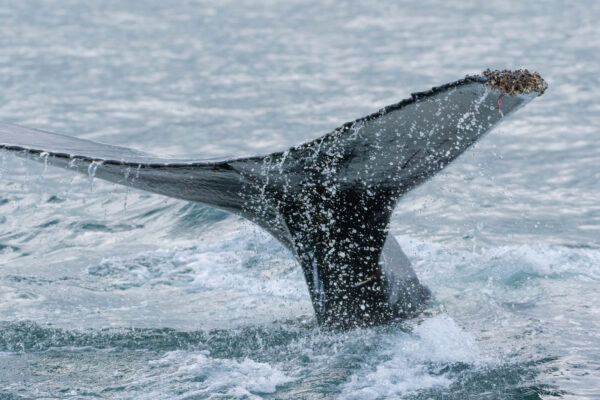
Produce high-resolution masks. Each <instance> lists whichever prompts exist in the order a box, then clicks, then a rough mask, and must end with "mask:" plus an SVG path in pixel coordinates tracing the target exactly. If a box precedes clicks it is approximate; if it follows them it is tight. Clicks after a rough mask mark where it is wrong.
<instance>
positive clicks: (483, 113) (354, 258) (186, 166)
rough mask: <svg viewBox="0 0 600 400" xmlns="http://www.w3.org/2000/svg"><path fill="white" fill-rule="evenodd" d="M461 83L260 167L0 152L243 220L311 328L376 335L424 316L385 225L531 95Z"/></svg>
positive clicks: (26, 144)
mask: <svg viewBox="0 0 600 400" xmlns="http://www.w3.org/2000/svg"><path fill="white" fill-rule="evenodd" d="M485 82H486V79H485V78H483V77H479V76H474V77H467V78H465V79H462V80H460V81H457V82H453V83H450V84H447V85H444V86H441V87H438V88H433V89H432V90H429V91H427V92H423V93H418V94H413V95H412V97H411V98H410V99H407V100H404V101H402V102H400V103H398V104H394V105H391V106H388V107H385V108H383V109H381V110H380V111H378V112H377V113H375V114H372V115H369V116H367V117H364V118H361V119H359V120H356V121H354V122H350V123H347V124H345V125H343V126H341V127H340V128H338V129H336V130H334V131H332V132H330V133H328V134H326V135H324V136H322V137H320V138H318V139H316V140H313V141H310V142H307V143H304V144H301V145H298V146H295V147H292V148H291V149H289V150H287V151H285V152H278V153H273V154H269V155H267V156H260V157H248V158H239V159H230V160H219V161H194V160H170V159H161V158H156V157H154V156H151V155H148V154H145V153H140V152H137V151H134V150H130V149H125V148H121V147H115V146H110V145H104V144H99V143H94V142H90V141H86V140H81V139H76V138H72V137H68V136H63V135H58V134H54V133H49V132H44V131H39V130H34V129H28V128H23V127H19V126H15V125H8V124H0V148H4V149H6V150H9V151H14V152H16V153H17V154H18V155H22V156H26V157H28V158H33V159H36V160H40V161H43V162H47V163H48V164H49V165H54V166H59V167H64V168H68V169H73V170H75V171H78V172H81V173H85V174H88V173H94V174H95V176H96V177H98V178H101V179H105V180H107V181H111V182H115V183H119V184H122V185H127V186H131V187H134V188H137V189H141V190H146V191H150V192H154V193H159V194H163V195H166V196H170V197H175V198H179V199H184V200H189V201H195V202H201V203H204V204H208V205H211V206H214V207H218V208H221V209H223V210H227V211H230V212H232V213H235V214H238V215H241V216H243V217H245V218H247V219H249V220H251V221H253V222H255V223H256V224H258V225H260V226H261V227H263V228H264V229H266V230H267V231H268V232H270V233H271V234H272V235H273V236H274V237H275V238H277V239H278V240H279V241H280V242H281V243H283V244H284V245H285V246H286V247H287V248H288V249H289V250H290V251H291V253H292V254H293V255H294V256H295V257H296V259H297V260H298V262H299V263H300V265H301V267H302V269H303V271H304V276H305V279H306V282H307V284H308V288H309V292H310V296H311V300H312V303H313V306H314V309H315V314H316V317H317V321H318V323H319V324H321V325H325V326H333V327H340V328H352V327H358V326H372V325H378V324H384V323H387V322H389V321H390V320H393V319H397V318H405V317H409V316H411V315H413V314H415V313H416V312H418V311H419V310H421V309H422V307H423V306H424V304H425V303H426V301H427V299H428V298H429V296H430V295H429V291H428V290H427V288H425V287H424V286H423V285H421V284H420V283H419V280H418V278H417V276H416V274H415V272H414V271H413V270H412V268H411V266H410V262H409V260H408V258H407V257H406V255H404V253H403V252H402V249H401V248H400V246H399V245H398V243H397V242H396V240H395V239H394V237H393V236H391V235H388V229H389V221H390V217H391V215H392V212H393V210H394V208H395V206H396V203H397V202H398V201H399V199H400V198H401V197H402V195H404V194H405V193H407V192H408V191H409V190H411V189H413V188H415V187H416V186H418V185H420V184H421V183H423V182H424V181H426V180H427V179H428V178H430V177H431V176H433V175H434V174H435V173H436V172H438V171H440V170H441V169H443V168H444V167H446V166H447V165H448V164H449V163H450V162H451V161H452V160H454V159H455V158H456V157H458V156H459V155H460V154H462V153H463V152H464V151H465V150H466V149H467V148H469V146H471V145H472V144H473V143H475V142H476V141H477V140H478V139H480V138H481V137H483V136H484V135H485V134H486V133H487V132H488V131H490V130H491V129H492V128H493V127H494V126H495V125H496V124H497V123H498V122H499V121H500V120H501V119H502V118H504V117H506V116H508V115H509V114H511V113H512V112H514V111H515V110H517V109H518V108H519V107H521V106H523V105H524V104H526V103H527V102H529V101H530V100H532V99H533V98H534V97H536V96H537V95H539V93H538V92H532V93H529V94H515V95H506V94H505V95H504V96H503V99H502V100H503V101H502V104H501V107H500V109H497V108H496V107H497V99H498V97H499V96H500V94H501V93H500V92H499V90H498V89H494V88H489V87H487V86H486V85H485Z"/></svg>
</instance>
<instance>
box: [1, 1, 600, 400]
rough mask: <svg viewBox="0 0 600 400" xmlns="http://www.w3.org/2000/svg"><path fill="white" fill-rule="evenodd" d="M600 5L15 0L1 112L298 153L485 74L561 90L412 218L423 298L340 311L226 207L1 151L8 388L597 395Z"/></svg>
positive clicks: (242, 394) (19, 118) (155, 137)
mask: <svg viewBox="0 0 600 400" xmlns="http://www.w3.org/2000/svg"><path fill="white" fill-rule="evenodd" d="M599 18H600V3H598V2H596V1H578V2H572V3H564V2H559V1H545V2H531V4H525V3H524V2H517V1H500V2H488V3H487V4H483V3H481V2H469V1H465V2H461V3H460V4H454V5H451V4H448V2H443V1H420V2H414V3H409V2H398V1H382V2H377V3H372V2H367V1H364V2H357V1H350V2H339V1H335V2H334V1H297V0H291V1H286V2H275V1H261V2H258V1H235V2H234V1H219V2H201V1H181V2H164V1H155V0H149V1H144V2H121V1H89V2H76V1H53V0H48V1H28V0H22V1H19V2H14V1H0V120H1V121H4V122H12V123H17V124H21V125H25V126H29V127H36V128H41V129H46V130H51V131H56V132H60V133H65V134H69V135H73V136H77V137H81V138H87V139H92V140H96V141H101V142H105V143H110V144H116V145H122V146H128V147H133V148H136V149H139V150H143V151H147V152H151V153H156V154H160V155H173V156H178V157H198V158H211V157H219V156H227V155H244V154H260V153H266V152H271V151H274V150H283V149H285V148H286V147H287V146H290V145H292V144H295V143H298V142H301V141H304V140H308V139H311V138H315V137H317V136H319V135H321V134H323V133H325V132H327V131H329V130H331V129H332V128H335V127H337V126H339V125H341V124H342V123H344V122H346V121H349V120H352V119H355V118H358V117H361V116H364V115H366V114H369V113H371V112H373V111H375V110H377V109H378V108H380V107H382V106H384V105H387V104H391V103H394V102H397V101H399V100H401V99H403V98H406V97H408V96H409V95H410V93H411V92H415V91H421V90H425V89H428V88H429V87H431V86H434V85H439V84H443V83H445V82H448V81H453V80H456V79H459V78H461V77H463V76H464V75H465V74H469V73H478V72H481V71H482V70H484V69H485V68H488V67H490V68H500V69H502V68H513V69H514V68H521V67H525V68H529V69H531V70H536V71H538V72H540V73H541V74H542V76H543V77H544V78H545V79H546V81H547V82H548V84H549V89H548V90H547V92H546V93H545V94H544V96H542V97H540V98H538V99H536V100H534V101H533V102H532V103H531V104H529V105H528V106H527V107H525V108H524V109H522V110H520V111H519V112H518V113H517V114H516V115H515V116H514V117H513V118H512V119H510V120H509V121H506V122H504V123H502V124H501V125H500V126H499V127H498V128H496V129H495V130H494V131H493V132H492V133H491V134H490V135H489V136H487V137H486V138H485V139H484V140H483V141H481V142H480V143H479V144H478V145H477V146H476V147H475V148H474V149H471V150H470V151H468V152H467V153H466V154H464V155H463V156H462V157H461V158H460V159H458V160H457V161H456V162H455V163H454V164H453V165H452V166H450V167H448V168H447V169H446V170H444V171H443V172H442V173H441V174H439V175H438V176H437V177H435V178H434V179H432V180H431V181H429V182H427V183H426V184H425V185H423V186H421V187H419V188H418V189H416V190H414V191H413V192H411V193H410V194H408V195H407V196H405V198H404V199H403V200H402V202H401V203H400V204H399V206H398V208H397V209H396V211H395V214H394V217H393V220H392V224H391V230H392V234H394V235H395V236H396V237H397V239H398V241H399V242H400V244H401V245H402V247H403V248H404V249H405V251H406V253H407V255H408V256H409V258H410V259H411V261H412V262H413V265H414V268H415V270H416V272H417V274H418V275H419V277H420V279H421V280H422V281H423V282H424V283H425V284H426V285H427V286H428V287H429V288H430V289H431V291H432V293H433V300H432V303H431V305H430V307H429V308H428V309H427V310H426V312H424V313H423V314H422V315H420V316H419V317H417V318H415V319H412V320H407V321H402V322H398V323H395V324H392V325H390V326H385V327H378V328H373V329H359V330H355V331H350V332H336V331H329V330H325V329H321V328H319V327H318V326H317V325H316V323H315V319H314V315H313V311H312V307H311V304H310V300H309V296H308V291H307V288H306V284H305V283H304V281H303V277H302V273H301V271H300V268H299V266H298V265H297V264H296V263H295V261H294V259H293V258H292V257H291V255H290V254H288V252H287V251H286V250H285V249H284V248H283V247H282V246H281V245H280V244H279V243H278V242H276V241H275V240H274V239H272V238H271V237H270V236H269V235H267V234H266V233H264V232H262V231H261V230H260V229H258V228H256V227H254V226H252V225H251V224H250V223H248V222H245V221H244V220H242V219H240V218H238V217H236V216H232V215H229V214H227V213H225V212H222V211H219V210H216V209H213V208H210V207H206V206H203V205H201V204H191V203H186V202H183V201H179V200H174V199H168V198H164V197H161V196H159V195H153V194H147V193H143V192H138V191H135V190H129V189H127V188H123V187H118V186H115V185H112V184H108V183H105V182H100V181H98V180H95V181H91V180H90V179H89V177H87V176H83V175H82V176H77V175H73V174H71V173H69V172H68V171H62V170H56V169H52V168H46V167H44V165H43V163H33V162H30V161H27V160H23V159H18V158H15V157H13V156H12V155H10V154H7V153H0V177H1V179H0V399H11V400H13V399H91V398H95V399H96V398H106V399H262V398H264V399H324V398H331V399H388V398H389V399H396V398H404V399H471V398H472V399H554V398H564V399H594V398H600V201H599V200H600V146H599V145H598V143H599V140H600V75H599V74H598V71H599V69H600V51H598V49H599V48H600V25H598V23H597V21H598V19H599Z"/></svg>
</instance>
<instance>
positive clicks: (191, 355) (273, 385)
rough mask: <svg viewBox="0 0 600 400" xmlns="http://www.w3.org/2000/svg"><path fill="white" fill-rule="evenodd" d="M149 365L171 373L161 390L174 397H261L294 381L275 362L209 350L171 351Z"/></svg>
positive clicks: (163, 372) (164, 373)
mask: <svg viewBox="0 0 600 400" xmlns="http://www.w3.org/2000/svg"><path fill="white" fill-rule="evenodd" d="M150 365H151V367H152V368H154V369H161V372H160V374H161V375H168V378H169V379H168V382H169V383H168V384H167V385H164V384H163V385H162V387H161V388H160V392H162V393H164V395H168V396H169V398H172V399H179V398H190V397H194V396H197V397H198V398H206V399H213V398H223V396H231V397H233V398H249V399H260V398H261V397H260V396H259V395H260V394H267V393H274V392H275V391H276V389H277V387H278V386H280V385H283V384H286V383H289V382H292V381H293V379H292V378H290V377H288V376H287V375H286V374H284V373H283V372H281V371H280V370H278V369H277V368H276V367H274V366H272V365H269V364H266V363H262V362H256V361H254V360H251V359H249V358H245V359H242V360H239V361H238V360H234V359H219V358H212V357H211V356H210V354H209V353H208V352H207V351H201V352H188V351H181V350H177V351H171V352H167V353H165V355H164V357H162V358H161V359H159V360H155V361H150ZM179 382H181V383H184V385H183V387H184V388H185V389H184V391H185V393H181V392H182V390H178V388H177V387H176V386H177V383H179ZM169 385H171V387H168V386H169ZM165 386H167V387H165ZM176 393H177V394H176Z"/></svg>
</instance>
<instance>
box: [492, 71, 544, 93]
mask: <svg viewBox="0 0 600 400" xmlns="http://www.w3.org/2000/svg"><path fill="white" fill-rule="evenodd" d="M483 76H484V77H486V78H487V81H486V82H485V85H486V86H488V87H490V88H492V89H499V90H500V92H501V93H502V94H509V95H511V96H514V95H515V94H527V93H531V92H538V93H539V94H540V95H542V94H543V93H544V91H545V90H546V88H547V87H548V84H546V82H545V81H544V80H543V79H542V77H541V76H540V74H538V73H537V72H529V71H528V70H526V69H517V70H514V71H510V70H507V69H505V70H503V71H500V70H497V69H496V70H493V71H492V70H490V69H486V70H485V71H483Z"/></svg>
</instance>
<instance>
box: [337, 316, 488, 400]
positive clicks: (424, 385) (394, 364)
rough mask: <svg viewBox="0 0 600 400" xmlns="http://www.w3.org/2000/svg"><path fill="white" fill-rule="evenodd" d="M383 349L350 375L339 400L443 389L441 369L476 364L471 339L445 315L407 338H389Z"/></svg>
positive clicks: (447, 382) (479, 359)
mask: <svg viewBox="0 0 600 400" xmlns="http://www.w3.org/2000/svg"><path fill="white" fill-rule="evenodd" d="M388 340H389V341H390V343H389V347H388V349H387V350H385V351H383V352H382V353H383V354H379V357H377V360H376V361H375V363H374V364H372V363H368V364H367V365H366V366H365V367H363V368H361V369H360V370H359V371H358V372H357V373H355V374H354V375H352V377H351V378H350V379H349V381H348V382H347V384H346V385H345V387H344V390H343V392H342V396H341V398H343V399H378V398H397V397H399V396H403V395H406V394H408V393H411V392H415V391H417V390H424V389H429V388H434V387H447V386H449V385H450V384H451V383H452V381H453V380H452V377H451V376H450V375H449V374H448V373H439V372H437V371H439V370H441V368H442V367H444V366H446V365H451V364H455V363H466V364H472V365H479V363H481V362H482V357H481V354H480V351H479V349H478V347H477V345H476V343H475V340H474V338H473V337H472V336H471V335H470V334H469V333H467V332H465V331H464V330H463V329H461V328H460V327H459V326H458V325H457V324H456V323H455V322H454V320H452V318H450V317H449V316H448V315H438V316H435V317H433V318H430V319H427V320H425V321H424V322H423V323H422V324H420V325H418V326H417V327H416V328H415V329H414V330H413V332H412V334H410V335H402V336H398V335H393V336H390V337H389V338H388Z"/></svg>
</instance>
